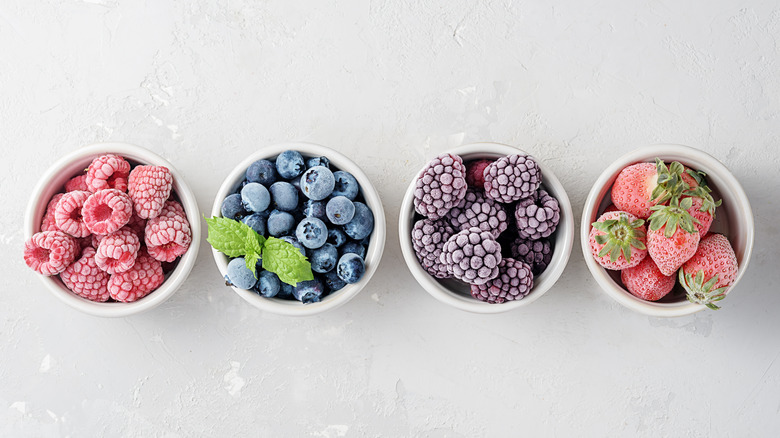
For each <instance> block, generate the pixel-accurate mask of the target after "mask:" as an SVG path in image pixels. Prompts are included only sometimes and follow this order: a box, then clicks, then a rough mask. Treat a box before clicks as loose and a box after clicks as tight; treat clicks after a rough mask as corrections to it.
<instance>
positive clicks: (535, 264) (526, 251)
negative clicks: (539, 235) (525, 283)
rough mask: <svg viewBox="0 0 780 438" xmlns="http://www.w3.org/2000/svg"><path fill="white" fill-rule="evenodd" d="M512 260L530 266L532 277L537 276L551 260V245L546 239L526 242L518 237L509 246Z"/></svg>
mask: <svg viewBox="0 0 780 438" xmlns="http://www.w3.org/2000/svg"><path fill="white" fill-rule="evenodd" d="M511 248H512V249H511V251H512V258H513V259H516V260H520V261H522V262H525V263H527V264H529V265H530V266H531V272H532V273H533V274H534V277H537V276H539V274H541V273H542V272H544V270H545V269H547V266H548V265H549V264H550V260H552V244H550V241H549V240H547V239H540V240H527V239H523V238H520V237H518V238H517V239H515V240H514V241H513V242H512V245H511Z"/></svg>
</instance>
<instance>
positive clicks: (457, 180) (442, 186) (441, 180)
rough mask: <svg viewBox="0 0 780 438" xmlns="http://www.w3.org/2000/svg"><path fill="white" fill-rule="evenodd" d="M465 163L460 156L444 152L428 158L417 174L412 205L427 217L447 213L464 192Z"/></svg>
mask: <svg viewBox="0 0 780 438" xmlns="http://www.w3.org/2000/svg"><path fill="white" fill-rule="evenodd" d="M465 175H466V167H465V166H464V165H463V160H462V159H461V158H460V157H459V156H457V155H452V154H443V155H439V156H438V157H436V158H434V159H433V160H431V162H430V163H428V165H427V166H425V168H424V169H423V170H422V172H420V176H418V177H417V183H416V185H415V189H414V209H415V210H416V211H417V212H418V213H420V214H421V215H423V216H426V217H427V218H429V219H439V218H442V217H444V216H446V215H447V212H449V211H450V209H451V208H452V207H455V206H456V205H458V203H459V202H460V201H461V199H463V197H465V196H466V189H467V185H466V177H465Z"/></svg>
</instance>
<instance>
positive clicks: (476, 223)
mask: <svg viewBox="0 0 780 438" xmlns="http://www.w3.org/2000/svg"><path fill="white" fill-rule="evenodd" d="M447 219H448V220H449V222H450V224H452V227H453V228H455V229H456V230H458V231H462V230H466V229H468V228H471V227H477V228H479V229H481V230H483V231H490V232H491V233H492V234H493V237H495V238H498V236H499V235H500V234H501V233H503V232H504V230H506V227H507V223H506V211H504V207H503V206H502V205H501V204H499V203H498V202H496V201H494V200H492V199H490V198H488V197H486V196H485V193H484V191H482V190H481V189H473V188H469V189H468V191H467V192H466V197H465V198H463V199H462V200H461V201H460V203H459V204H458V205H457V206H456V207H453V208H452V210H450V212H449V213H447Z"/></svg>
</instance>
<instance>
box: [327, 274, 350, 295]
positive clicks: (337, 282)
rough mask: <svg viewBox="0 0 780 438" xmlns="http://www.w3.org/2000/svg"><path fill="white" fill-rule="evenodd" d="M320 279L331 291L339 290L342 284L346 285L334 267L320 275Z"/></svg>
mask: <svg viewBox="0 0 780 438" xmlns="http://www.w3.org/2000/svg"><path fill="white" fill-rule="evenodd" d="M322 281H323V283H325V286H326V287H327V288H328V290H330V291H331V292H336V291H337V290H341V289H343V288H344V286H346V285H347V283H346V282H344V280H342V279H341V278H339V273H338V272H337V270H336V269H334V270H332V271H330V272H326V273H325V274H323V275H322Z"/></svg>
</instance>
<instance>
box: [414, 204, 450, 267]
mask: <svg viewBox="0 0 780 438" xmlns="http://www.w3.org/2000/svg"><path fill="white" fill-rule="evenodd" d="M453 234H455V231H454V230H453V229H452V228H450V226H449V225H447V223H446V221H444V220H438V221H434V220H430V219H421V220H419V221H417V222H416V223H415V224H414V228H412V246H413V247H414V253H415V254H416V255H417V261H419V262H420V266H422V267H423V269H425V272H427V273H429V274H431V275H432V276H434V277H436V278H450V277H452V272H450V270H449V269H447V264H446V263H442V262H441V260H439V256H440V255H441V249H442V247H443V246H444V243H445V242H447V240H448V239H449V238H450V237H451V236H452V235H453Z"/></svg>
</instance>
